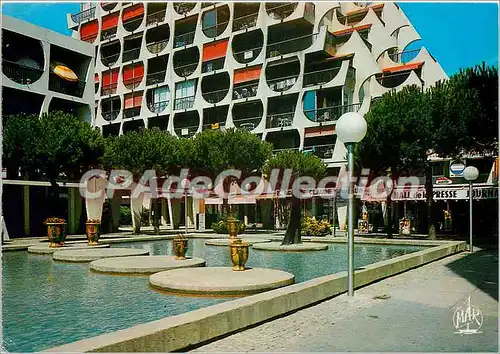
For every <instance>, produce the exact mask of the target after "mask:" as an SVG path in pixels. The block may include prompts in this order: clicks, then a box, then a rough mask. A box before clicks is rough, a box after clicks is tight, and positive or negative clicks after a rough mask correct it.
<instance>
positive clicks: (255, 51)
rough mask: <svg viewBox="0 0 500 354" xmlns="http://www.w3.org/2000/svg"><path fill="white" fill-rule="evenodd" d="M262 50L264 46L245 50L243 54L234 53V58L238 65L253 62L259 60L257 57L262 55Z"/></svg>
mask: <svg viewBox="0 0 500 354" xmlns="http://www.w3.org/2000/svg"><path fill="white" fill-rule="evenodd" d="M261 50H262V46H260V47H255V48H251V49H247V50H243V51H241V52H234V53H233V56H234V59H236V61H237V62H238V63H242V64H245V63H248V62H251V61H252V60H254V59H255V58H257V56H258V55H259V54H260V51H261Z"/></svg>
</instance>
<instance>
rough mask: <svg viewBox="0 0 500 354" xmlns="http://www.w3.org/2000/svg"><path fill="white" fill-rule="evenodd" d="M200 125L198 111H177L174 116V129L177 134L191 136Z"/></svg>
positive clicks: (185, 136)
mask: <svg viewBox="0 0 500 354" xmlns="http://www.w3.org/2000/svg"><path fill="white" fill-rule="evenodd" d="M199 126H200V115H199V113H198V111H189V112H181V113H176V114H175V116H174V131H175V134H176V135H177V136H180V137H182V138H191V137H192V136H194V135H195V134H196V132H197V131H198V127H199Z"/></svg>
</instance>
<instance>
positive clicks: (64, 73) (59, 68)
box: [52, 64, 78, 81]
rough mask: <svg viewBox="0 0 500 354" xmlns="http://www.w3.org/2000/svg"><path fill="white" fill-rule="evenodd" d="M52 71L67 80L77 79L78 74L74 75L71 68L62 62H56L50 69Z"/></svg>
mask: <svg viewBox="0 0 500 354" xmlns="http://www.w3.org/2000/svg"><path fill="white" fill-rule="evenodd" d="M52 71H53V72H54V74H56V75H57V76H59V77H60V78H61V79H64V80H68V81H78V76H76V74H75V73H74V72H73V70H71V69H70V68H68V67H67V66H65V65H63V64H56V65H55V66H54V69H52Z"/></svg>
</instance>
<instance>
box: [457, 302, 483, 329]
mask: <svg viewBox="0 0 500 354" xmlns="http://www.w3.org/2000/svg"><path fill="white" fill-rule="evenodd" d="M482 325H483V313H482V312H481V310H480V309H479V308H477V307H476V306H473V305H472V304H471V301H470V295H469V297H468V298H467V300H466V301H465V302H464V304H463V305H462V306H459V307H458V308H457V309H456V310H455V313H454V314H453V326H454V327H455V329H456V330H457V331H456V332H455V333H456V334H460V335H464V334H476V333H483V332H481V331H479V330H480V329H481V326H482Z"/></svg>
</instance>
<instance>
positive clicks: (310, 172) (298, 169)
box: [264, 150, 326, 245]
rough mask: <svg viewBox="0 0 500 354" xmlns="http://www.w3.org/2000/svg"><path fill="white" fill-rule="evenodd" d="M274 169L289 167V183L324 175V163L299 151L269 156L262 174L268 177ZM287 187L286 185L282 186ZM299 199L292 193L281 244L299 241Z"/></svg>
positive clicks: (282, 169) (300, 240)
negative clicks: (290, 173) (300, 178)
mask: <svg viewBox="0 0 500 354" xmlns="http://www.w3.org/2000/svg"><path fill="white" fill-rule="evenodd" d="M275 169H278V170H280V171H281V172H283V171H285V170H287V169H289V170H291V172H292V179H291V181H290V183H291V184H290V185H291V186H293V183H294V182H295V180H297V178H299V177H312V178H314V179H315V180H318V179H320V178H322V177H324V176H325V175H326V165H325V163H324V162H323V160H321V159H320V158H319V157H317V156H314V155H309V154H304V153H302V152H300V151H295V150H288V151H283V152H280V153H278V154H276V155H274V156H273V157H271V158H270V159H269V160H268V161H267V162H266V164H265V165H264V175H265V176H267V177H268V178H269V176H271V172H272V171H273V170H275ZM282 187H284V188H287V187H288V186H282ZM300 201H301V199H300V198H299V197H298V196H297V195H294V193H292V198H291V204H292V206H291V209H290V217H289V219H288V220H289V221H288V225H287V230H286V233H285V237H284V239H283V242H282V245H291V244H297V243H301V242H302V239H301V235H300V234H301V219H302V217H301V203H300Z"/></svg>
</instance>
